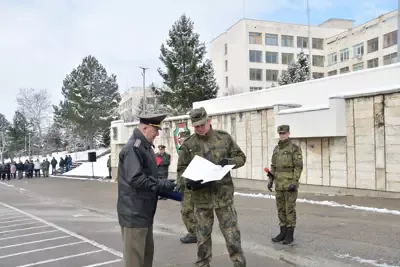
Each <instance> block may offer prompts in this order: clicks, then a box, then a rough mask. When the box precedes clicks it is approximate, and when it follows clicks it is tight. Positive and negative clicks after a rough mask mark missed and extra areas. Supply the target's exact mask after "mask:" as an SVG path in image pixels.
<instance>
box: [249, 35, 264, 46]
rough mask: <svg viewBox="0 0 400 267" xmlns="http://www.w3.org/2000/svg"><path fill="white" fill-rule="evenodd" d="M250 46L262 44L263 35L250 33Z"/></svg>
mask: <svg viewBox="0 0 400 267" xmlns="http://www.w3.org/2000/svg"><path fill="white" fill-rule="evenodd" d="M249 44H262V36H261V33H259V32H249Z"/></svg>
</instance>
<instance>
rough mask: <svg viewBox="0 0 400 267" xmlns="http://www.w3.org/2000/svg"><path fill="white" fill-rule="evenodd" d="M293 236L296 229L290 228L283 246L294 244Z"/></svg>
mask: <svg viewBox="0 0 400 267" xmlns="http://www.w3.org/2000/svg"><path fill="white" fill-rule="evenodd" d="M293 234H294V227H288V228H287V232H286V237H285V240H283V242H282V244H284V245H289V244H292V243H293Z"/></svg>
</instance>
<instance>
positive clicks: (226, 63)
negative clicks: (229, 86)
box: [225, 60, 228, 71]
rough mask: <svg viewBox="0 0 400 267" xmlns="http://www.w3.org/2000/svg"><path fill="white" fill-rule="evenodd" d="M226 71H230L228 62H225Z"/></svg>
mask: <svg viewBox="0 0 400 267" xmlns="http://www.w3.org/2000/svg"><path fill="white" fill-rule="evenodd" d="M225 71H228V60H225Z"/></svg>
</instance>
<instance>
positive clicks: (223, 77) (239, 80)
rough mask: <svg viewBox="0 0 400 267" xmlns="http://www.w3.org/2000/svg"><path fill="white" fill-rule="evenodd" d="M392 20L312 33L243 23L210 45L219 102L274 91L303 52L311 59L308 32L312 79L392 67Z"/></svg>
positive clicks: (341, 24) (346, 23) (324, 26)
mask: <svg viewBox="0 0 400 267" xmlns="http://www.w3.org/2000/svg"><path fill="white" fill-rule="evenodd" d="M396 17H397V11H393V12H390V13H388V14H385V15H382V16H380V17H379V18H376V19H374V20H372V21H370V22H367V23H365V24H363V25H360V26H357V27H354V26H353V25H354V21H352V20H345V19H329V20H327V21H325V22H323V23H321V24H320V25H318V26H310V27H308V25H298V24H289V23H280V22H270V21H260V20H251V19H242V20H240V21H239V22H237V23H236V24H235V25H233V26H232V27H230V28H229V29H228V30H227V31H226V32H225V33H223V34H221V35H219V36H218V37H217V38H215V39H214V40H213V41H211V46H210V54H211V60H212V62H213V65H214V69H215V77H216V79H217V83H218V86H219V88H220V90H219V92H218V96H225V95H232V94H237V93H243V92H249V91H255V90H261V89H265V88H269V87H273V86H276V85H278V77H279V76H280V75H281V74H282V71H285V70H287V67H288V64H289V63H290V62H291V61H292V60H294V59H295V58H296V57H297V55H298V54H299V53H300V52H301V51H303V52H304V53H305V54H307V55H309V54H310V45H309V37H308V36H309V34H308V33H309V31H310V36H311V40H312V41H311V43H312V45H311V55H312V59H311V60H310V61H311V62H312V76H313V78H322V77H325V76H329V75H335V73H340V72H342V73H344V72H345V71H346V70H348V71H353V70H358V69H362V68H367V67H369V66H371V67H375V66H377V65H378V64H379V65H385V64H390V63H392V62H393V59H394V58H395V57H396V53H395V51H396V46H395V44H397V33H396V29H397V19H396ZM364 46H365V49H364Z"/></svg>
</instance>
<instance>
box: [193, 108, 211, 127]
mask: <svg viewBox="0 0 400 267" xmlns="http://www.w3.org/2000/svg"><path fill="white" fill-rule="evenodd" d="M190 119H191V120H192V125H193V126H194V127H196V126H199V125H202V124H204V123H206V121H207V120H208V115H207V111H206V110H205V109H204V108H203V107H201V108H196V109H193V110H192V111H191V112H190Z"/></svg>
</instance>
